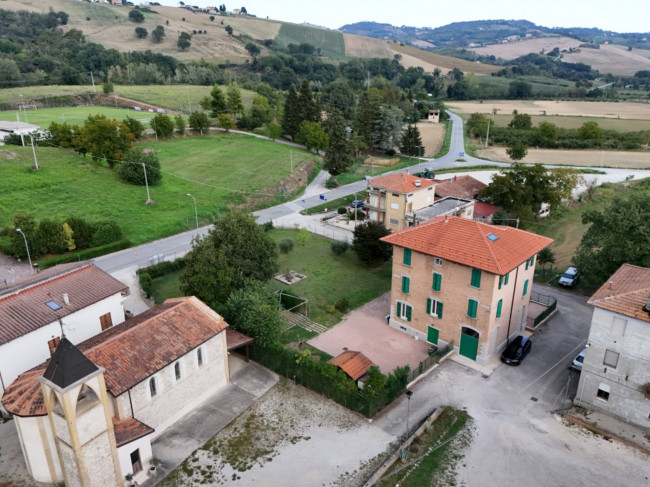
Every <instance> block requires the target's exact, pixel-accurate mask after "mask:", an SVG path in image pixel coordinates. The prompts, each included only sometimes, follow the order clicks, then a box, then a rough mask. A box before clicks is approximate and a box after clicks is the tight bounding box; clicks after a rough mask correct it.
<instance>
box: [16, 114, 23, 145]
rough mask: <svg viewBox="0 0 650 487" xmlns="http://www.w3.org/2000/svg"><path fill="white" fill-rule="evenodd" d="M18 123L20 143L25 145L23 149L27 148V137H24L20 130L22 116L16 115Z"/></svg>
mask: <svg viewBox="0 0 650 487" xmlns="http://www.w3.org/2000/svg"><path fill="white" fill-rule="evenodd" d="M16 121H17V122H18V131H19V132H20V141H21V142H22V143H23V147H25V137H24V136H23V131H22V130H20V126H21V125H22V121H21V120H20V115H19V114H18V113H16Z"/></svg>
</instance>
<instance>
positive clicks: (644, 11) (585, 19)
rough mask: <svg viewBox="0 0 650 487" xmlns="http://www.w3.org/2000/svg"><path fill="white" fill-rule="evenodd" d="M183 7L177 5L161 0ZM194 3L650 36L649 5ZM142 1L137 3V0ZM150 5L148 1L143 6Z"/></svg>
mask: <svg viewBox="0 0 650 487" xmlns="http://www.w3.org/2000/svg"><path fill="white" fill-rule="evenodd" d="M157 1H158V2H159V3H161V4H163V5H171V6H178V5H179V3H178V2H177V1H174V0H157ZM240 1H241V2H242V3H241V5H240V4H239V3H237V4H234V3H229V2H226V1H225V0H188V1H186V2H185V3H186V4H188V5H199V6H216V5H220V4H225V5H226V8H227V9H228V10H232V9H234V8H240V7H242V6H244V7H246V10H248V12H249V13H251V14H254V15H256V16H258V17H262V18H265V17H269V18H271V19H275V20H283V21H286V22H294V23H297V24H300V23H303V22H307V23H310V24H315V25H320V26H324V27H329V28H331V29H338V28H339V27H342V26H343V25H345V24H352V23H354V22H362V21H364V20H368V21H374V22H380V23H388V24H392V25H395V26H402V25H407V26H413V27H432V28H433V27H439V26H441V25H446V24H449V23H451V22H462V21H469V20H489V19H508V20H510V19H517V20H520V19H525V20H530V21H531V22H534V23H536V24H538V25H542V26H545V27H599V28H601V29H605V30H612V31H616V32H650V1H649V0H622V1H621V0H619V1H618V2H617V1H612V0H544V1H539V0H446V1H442V0H400V1H395V0H392V1H387V0H327V1H314V0H273V1H269V0H240ZM136 2H137V0H136ZM142 3H145V2H142Z"/></svg>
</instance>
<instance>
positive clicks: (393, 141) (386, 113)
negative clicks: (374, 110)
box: [372, 107, 404, 152]
mask: <svg viewBox="0 0 650 487" xmlns="http://www.w3.org/2000/svg"><path fill="white" fill-rule="evenodd" d="M403 117H404V115H403V113H402V110H400V109H399V108H395V107H392V108H386V107H380V108H379V118H378V119H377V120H375V123H374V129H373V132H372V145H373V147H375V148H377V149H380V150H383V151H384V152H388V151H391V150H394V149H395V148H396V147H399V145H400V143H401V141H402V118H403Z"/></svg>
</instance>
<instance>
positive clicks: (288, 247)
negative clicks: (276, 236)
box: [278, 238, 293, 254]
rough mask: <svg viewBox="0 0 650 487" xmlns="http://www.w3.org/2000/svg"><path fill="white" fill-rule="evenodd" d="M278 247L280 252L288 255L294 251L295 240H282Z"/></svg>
mask: <svg viewBox="0 0 650 487" xmlns="http://www.w3.org/2000/svg"><path fill="white" fill-rule="evenodd" d="M278 247H279V249H280V252H282V253H283V254H288V253H289V252H291V251H292V250H293V240H291V239H290V238H283V239H282V240H280V243H279V244H278Z"/></svg>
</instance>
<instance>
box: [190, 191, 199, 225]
mask: <svg viewBox="0 0 650 487" xmlns="http://www.w3.org/2000/svg"><path fill="white" fill-rule="evenodd" d="M187 196H189V197H190V198H192V200H194V218H195V219H196V229H197V230H198V229H199V213H198V212H197V211H196V198H195V197H194V196H192V195H191V194H190V193H187Z"/></svg>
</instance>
